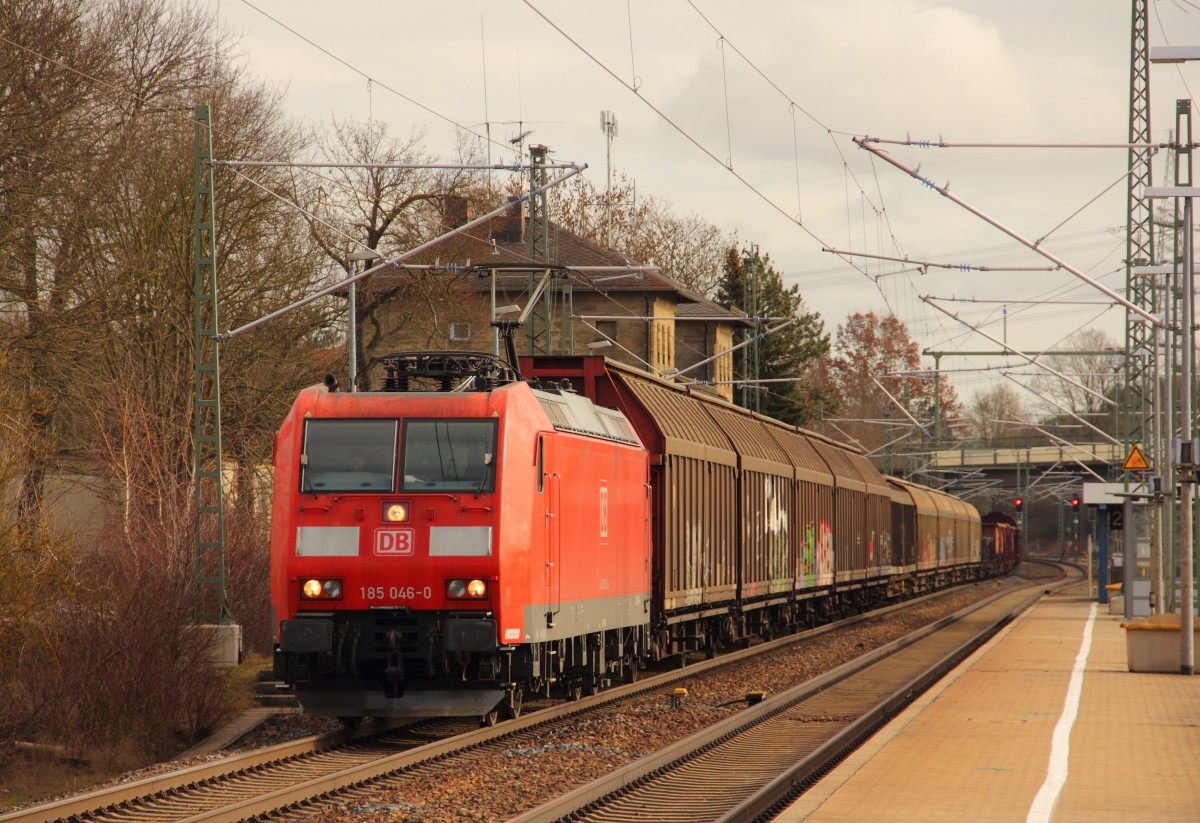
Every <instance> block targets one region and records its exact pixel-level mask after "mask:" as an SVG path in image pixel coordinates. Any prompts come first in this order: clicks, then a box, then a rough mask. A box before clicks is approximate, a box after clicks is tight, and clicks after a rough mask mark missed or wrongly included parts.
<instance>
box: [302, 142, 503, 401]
mask: <svg viewBox="0 0 1200 823" xmlns="http://www.w3.org/2000/svg"><path fill="white" fill-rule="evenodd" d="M423 140H424V135H423V134H421V133H418V132H414V133H413V134H411V135H410V136H409V137H408V138H407V139H404V140H400V139H396V138H393V137H390V136H389V135H388V131H387V126H386V125H385V124H383V123H380V122H368V123H359V122H356V121H353V120H347V121H342V122H338V121H335V122H334V123H333V132H332V134H331V135H330V136H329V137H320V138H318V148H319V154H320V156H321V157H322V158H323V159H324V160H327V161H329V162H330V163H334V162H338V163H354V164H362V166H363V167H360V168H330V169H328V170H326V171H323V172H321V173H320V175H319V176H315V177H314V176H309V177H306V178H304V179H302V180H298V189H299V194H298V197H299V198H300V199H301V200H302V201H305V202H307V203H309V204H310V207H309V212H310V215H311V216H310V217H309V226H310V229H311V231H312V235H313V237H314V238H315V240H316V242H317V244H318V245H319V246H320V248H321V249H322V251H323V252H324V255H325V265H326V272H327V276H329V277H330V278H331V279H341V278H343V277H345V276H346V275H347V274H348V273H350V271H351V269H352V261H351V259H350V254H351V253H352V252H356V251H374V252H378V253H379V254H380V255H382V256H390V255H394V254H396V253H399V252H403V251H407V250H408V249H410V248H413V247H415V246H417V245H419V244H420V243H421V242H422V241H425V240H428V239H430V238H432V237H433V236H436V234H438V233H440V230H441V228H442V219H443V206H444V204H445V202H446V200H447V198H451V197H453V198H461V199H463V200H465V201H467V202H471V203H476V204H483V203H486V202H489V201H491V200H498V199H499V197H498V195H497V194H496V193H495V192H491V191H490V190H489V187H488V185H487V183H486V179H485V178H483V177H481V176H473V175H471V174H468V173H467V172H465V171H459V170H432V169H414V168H385V167H383V166H385V165H386V166H394V165H401V164H403V165H422V164H431V163H434V162H436V161H437V158H435V157H433V156H432V155H430V154H429V153H428V152H427V151H426V150H425V149H424V147H423ZM465 146H466V143H461V144H460V146H459V151H460V160H461V161H462V162H464V163H466V162H467V161H469V160H471V159H472V158H471V157H469V156H462V153H463V152H465V151H466V149H465ZM369 166H373V167H369ZM452 248H453V244H449V245H447V246H445V247H443V250H442V253H445V250H446V249H452ZM369 281H370V282H363V283H362V284H361V286H360V288H359V289H358V290H357V292H358V294H357V296H356V303H357V305H356V306H355V325H356V327H357V329H358V330H359V332H360V333H359V334H358V335H357V352H356V354H357V361H358V363H359V364H360V371H361V367H362V366H365V365H366V362H367V358H368V357H370V356H372V355H374V354H375V353H377V352H378V350H379V348H380V346H381V345H383V344H384V342H385V341H386V340H388V339H390V338H392V337H393V334H394V331H395V327H396V325H397V324H400V323H403V324H405V325H408V324H409V323H410V322H411V321H412V320H413V319H415V318H421V319H423V320H424V321H430V320H432V324H430V323H428V322H426V323H425V324H424V325H426V326H431V331H430V334H431V335H432V334H433V333H434V331H433V329H437V328H440V323H441V322H442V321H441V320H439V319H438V318H439V314H440V311H441V309H442V308H443V307H444V306H447V305H456V304H458V303H460V302H461V295H460V293H459V290H458V289H457V288H456V287H455V282H454V281H455V278H454V276H447V275H446V274H445V273H444V272H433V271H426V270H414V271H408V272H405V273H403V274H398V275H397V274H393V275H389V276H388V277H387V278H379V277H375V278H369ZM339 297H340V298H341V299H343V300H344V299H345V298H346V297H347V292H345V291H343V292H340V293H339ZM368 380H369V376H368V375H366V374H363V375H362V376H361V377H360V378H359V386H360V388H363V389H367V388H369V385H368V384H367V381H368Z"/></svg>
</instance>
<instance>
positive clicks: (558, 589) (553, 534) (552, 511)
mask: <svg viewBox="0 0 1200 823" xmlns="http://www.w3.org/2000/svg"><path fill="white" fill-rule="evenodd" d="M555 465H556V461H555V454H554V440H553V439H550V438H547V437H545V436H543V437H540V438H539V439H538V471H539V472H540V477H539V480H538V485H539V486H540V488H541V490H542V505H543V507H544V509H545V518H544V521H545V533H544V534H543V536H542V537H543V539H542V545H543V546H544V547H545V552H546V562H545V573H544V575H543V580H544V584H545V593H546V628H548V629H552V628H554V618H555V616H556V615H557V614H558V612H559V610H560V609H561V608H562V527H563V526H562V516H561V514H562V475H560V474H559V473H558V472H556V471H554V466H555Z"/></svg>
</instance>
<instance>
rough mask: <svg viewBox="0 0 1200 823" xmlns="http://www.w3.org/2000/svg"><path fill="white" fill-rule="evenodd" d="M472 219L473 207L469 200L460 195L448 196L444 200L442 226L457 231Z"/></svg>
mask: <svg viewBox="0 0 1200 823" xmlns="http://www.w3.org/2000/svg"><path fill="white" fill-rule="evenodd" d="M470 219H471V205H470V203H468V202H467V198H465V197H459V196H458V195H454V194H452V195H448V196H446V197H444V198H442V226H443V228H445V229H447V230H449V229H457V228H458V227H459V226H462V225H464V224H465V223H467V221H469V220H470Z"/></svg>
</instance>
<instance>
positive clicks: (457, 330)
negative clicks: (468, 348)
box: [450, 323, 471, 343]
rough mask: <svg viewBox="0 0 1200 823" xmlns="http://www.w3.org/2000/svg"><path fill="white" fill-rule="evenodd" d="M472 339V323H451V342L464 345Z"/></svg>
mask: <svg viewBox="0 0 1200 823" xmlns="http://www.w3.org/2000/svg"><path fill="white" fill-rule="evenodd" d="M470 339H471V324H470V323H451V324H450V340H451V341H453V342H455V343H464V342H466V341H467V340H470Z"/></svg>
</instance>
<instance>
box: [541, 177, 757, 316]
mask: <svg viewBox="0 0 1200 823" xmlns="http://www.w3.org/2000/svg"><path fill="white" fill-rule="evenodd" d="M549 201H550V214H551V217H552V219H553V220H554V221H555V222H556V223H558V224H559V225H561V226H562V227H563V228H565V229H568V230H569V231H572V232H574V233H575V234H578V235H580V236H581V237H586V238H587V239H589V240H591V241H593V242H595V243H598V244H600V245H602V246H604V247H605V248H609V249H613V250H615V251H619V252H621V253H623V254H627V255H629V257H630V258H632V259H634V260H637V261H639V262H641V263H646V264H652V265H657V266H659V267H661V268H662V269H663V271H664V272H665V273H666V274H667V275H668V276H670V277H671V278H672V279H674V280H675V281H677V282H679V283H681V284H683V285H684V286H687V287H688V288H690V289H692V290H694V291H696V292H698V293H700V294H703V295H705V296H710V297H711V296H712V295H714V294H715V293H716V289H717V286H718V283H719V282H720V280H721V278H722V276H723V274H724V266H725V253H726V251H727V250H728V249H729V248H731V247H736V246H737V245H738V243H737V239H736V238H735V237H731V236H727V235H725V234H723V233H722V231H721V229H720V228H718V227H717V226H715V225H713V224H712V223H710V222H708V221H707V220H705V219H704V218H703V217H700V216H699V215H696V214H690V215H688V216H686V217H678V216H677V215H675V214H674V213H673V212H672V210H671V205H670V204H669V203H668V202H667V201H665V200H662V199H660V198H655V197H642V198H641V199H640V200H639V198H638V193H637V185H636V182H635V181H633V180H631V179H630V178H629V177H628V176H627V175H626V174H625V173H624V172H615V173H614V185H613V188H612V190H611V192H609V191H598V190H597V189H596V187H595V185H593V184H592V182H591V181H590V180H589V179H587V178H585V177H584V176H583V175H579V176H577V177H575V178H572V179H571V180H569V181H567V182H566V183H565V184H564V185H562V186H559V187H557V188H555V189H553V190H552V191H551V192H550V197H549Z"/></svg>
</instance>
